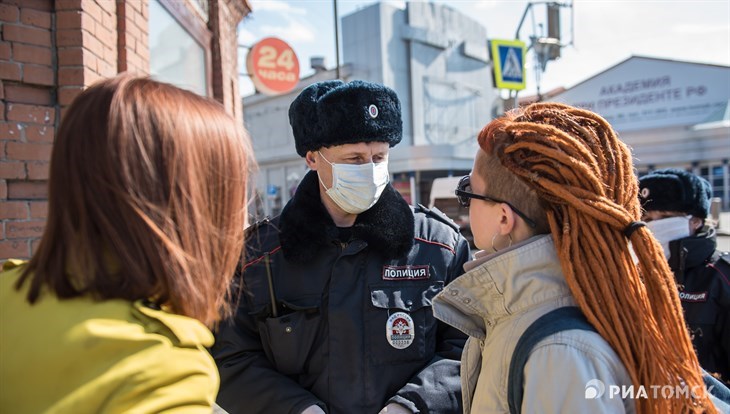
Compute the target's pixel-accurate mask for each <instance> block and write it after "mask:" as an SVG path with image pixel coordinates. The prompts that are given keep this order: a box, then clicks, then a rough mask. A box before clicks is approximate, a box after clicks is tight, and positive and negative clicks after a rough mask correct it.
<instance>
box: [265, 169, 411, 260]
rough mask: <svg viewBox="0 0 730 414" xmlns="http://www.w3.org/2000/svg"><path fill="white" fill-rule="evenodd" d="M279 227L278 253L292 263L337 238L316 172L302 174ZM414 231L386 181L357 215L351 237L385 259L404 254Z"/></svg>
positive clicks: (406, 207)
mask: <svg viewBox="0 0 730 414" xmlns="http://www.w3.org/2000/svg"><path fill="white" fill-rule="evenodd" d="M279 226H280V234H279V240H280V241H281V250H282V253H283V254H284V257H286V259H287V260H291V261H292V262H295V263H304V262H307V261H308V260H310V259H311V258H313V257H314V256H315V255H316V254H317V252H318V251H320V250H321V248H322V247H324V246H327V245H328V244H330V243H332V242H333V241H334V240H337V237H338V235H339V231H338V229H337V226H336V225H335V223H334V221H332V217H330V215H329V213H328V212H327V209H326V208H325V207H324V204H322V200H321V198H320V193H319V180H318V179H317V172H316V171H310V172H308V173H307V175H305V176H304V179H302V182H301V183H300V184H299V187H297V190H296V193H295V194H294V197H293V198H292V199H291V201H289V203H287V205H286V206H285V207H284V209H283V210H282V212H281V217H280V219H279ZM414 231H415V230H414V218H413V211H412V210H411V207H410V206H409V205H408V203H406V201H405V200H403V197H401V195H400V194H399V193H398V192H397V191H396V190H395V189H394V188H393V186H392V185H390V184H388V185H387V186H386V187H385V190H383V193H382V194H381V196H380V198H379V199H378V202H377V203H375V205H374V206H372V207H371V208H370V209H368V210H367V211H365V212H363V213H361V214H359V215H358V216H357V218H356V219H355V224H354V225H353V226H352V236H353V238H356V239H362V240H364V241H365V242H367V243H368V246H369V247H370V248H371V249H372V250H374V251H376V252H378V253H380V254H381V255H382V256H383V257H385V258H386V259H388V260H390V259H396V258H398V257H403V256H404V255H406V254H408V252H409V251H410V249H411V247H412V246H413V240H414V239H413V238H414Z"/></svg>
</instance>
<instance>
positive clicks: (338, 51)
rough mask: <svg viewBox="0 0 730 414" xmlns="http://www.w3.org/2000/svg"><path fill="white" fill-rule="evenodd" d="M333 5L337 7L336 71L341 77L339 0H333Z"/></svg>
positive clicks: (338, 77)
mask: <svg viewBox="0 0 730 414" xmlns="http://www.w3.org/2000/svg"><path fill="white" fill-rule="evenodd" d="M332 5H333V6H334V9H335V12H334V14H335V65H336V67H335V73H336V74H337V79H340V24H339V21H338V20H340V19H338V16H337V0H332Z"/></svg>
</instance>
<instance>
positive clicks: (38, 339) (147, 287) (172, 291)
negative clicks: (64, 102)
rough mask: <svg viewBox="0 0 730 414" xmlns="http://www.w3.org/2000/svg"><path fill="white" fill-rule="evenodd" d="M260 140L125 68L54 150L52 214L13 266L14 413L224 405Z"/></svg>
mask: <svg viewBox="0 0 730 414" xmlns="http://www.w3.org/2000/svg"><path fill="white" fill-rule="evenodd" d="M249 156H250V150H249V146H248V140H247V138H246V136H245V134H244V132H243V130H242V128H241V127H239V126H238V124H237V122H236V121H235V120H234V119H233V118H231V117H230V116H228V115H227V114H226V113H225V112H224V110H223V109H222V108H221V106H220V105H219V104H217V103H215V102H213V101H211V100H209V99H206V98H202V97H200V96H197V95H195V94H193V93H191V92H188V91H184V90H181V89H178V88H176V87H174V86H171V85H168V84H164V83H160V82H155V81H152V80H149V79H143V78H133V77H129V76H118V77H116V78H113V79H109V80H104V81H102V82H99V83H97V84H96V85H94V86H92V87H90V88H88V89H87V90H85V91H84V92H82V93H81V94H80V95H79V96H78V97H77V98H76V99H75V100H74V102H73V103H72V104H71V106H70V107H69V108H68V110H67V112H66V114H65V115H64V118H63V121H62V122H61V126H60V128H59V131H58V135H57V137H56V141H55V143H54V147H53V153H52V156H51V167H50V180H49V196H48V204H49V206H48V221H47V223H46V227H45V231H44V233H43V238H42V239H41V242H40V245H39V247H38V250H37V252H36V253H35V254H34V256H33V258H32V259H31V260H30V262H29V263H27V264H22V263H20V262H16V261H9V262H7V263H5V266H4V267H5V270H7V271H6V272H4V273H3V274H2V275H0V324H1V326H2V335H1V336H0V348H1V349H2V367H1V369H0V384H2V386H0V411H3V412H13V413H25V412H27V413H38V412H54V413H67V412H68V413H75V414H78V413H87V412H88V413H102V412H140V413H141V412H144V413H152V412H155V413H158V412H166V411H174V412H176V413H177V412H186V413H187V412H210V411H211V407H212V405H213V403H214V400H215V396H216V393H217V390H218V373H217V370H216V366H215V363H214V362H213V359H212V358H211V357H210V356H209V355H208V353H207V351H206V349H205V348H206V347H209V346H210V345H212V342H213V336H212V334H211V332H210V331H209V328H210V327H212V326H213V325H214V324H215V323H216V322H217V321H219V320H220V319H221V317H223V316H225V315H227V314H229V305H227V303H228V300H227V299H228V297H229V284H230V281H231V276H232V275H233V273H234V269H235V267H236V264H237V263H238V261H239V258H240V254H241V249H242V243H243V241H242V240H243V228H244V223H245V217H246V204H245V202H246V179H247V176H248V168H249V165H250V164H251V161H250V160H249V158H248V157H249Z"/></svg>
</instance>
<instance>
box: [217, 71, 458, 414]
mask: <svg viewBox="0 0 730 414" xmlns="http://www.w3.org/2000/svg"><path fill="white" fill-rule="evenodd" d="M289 121H290V124H291V126H292V130H293V132H294V140H295V144H296V150H297V153H298V154H299V155H300V156H302V157H304V158H305V161H306V163H307V165H308V166H309V168H310V169H311V170H312V171H310V172H309V173H308V174H307V175H306V176H305V177H304V178H303V180H302V182H301V183H300V185H299V187H298V188H297V190H296V193H295V194H294V197H293V198H292V199H291V201H289V203H288V204H287V205H286V206H285V207H284V209H283V211H282V213H281V215H280V216H279V217H276V218H274V219H272V220H270V221H268V220H265V221H263V222H260V223H257V224H255V225H254V226H252V228H251V229H249V232H248V234H247V240H246V244H247V250H246V253H245V260H246V263H245V265H243V270H242V272H241V276H240V282H241V283H242V284H243V288H244V291H245V293H244V295H243V297H242V298H241V301H240V305H239V308H238V312H237V314H236V315H235V317H234V319H233V320H231V321H229V322H228V323H226V324H224V325H223V326H222V327H221V329H220V332H219V334H218V335H217V338H216V344H215V346H214V348H213V349H212V353H213V355H214V357H215V360H216V363H217V364H218V368H219V371H220V374H221V390H220V393H219V395H218V403H219V404H220V405H221V406H222V407H223V408H225V409H226V410H227V411H229V412H231V413H247V414H251V413H282V414H288V413H291V414H299V413H306V414H309V413H323V412H326V413H343V414H344V413H347V414H351V413H358V414H359V413H364V414H367V413H372V414H375V413H379V412H381V413H389V414H390V413H396V414H397V413H416V412H418V413H460V412H461V394H460V393H461V391H460V380H459V366H460V363H459V361H460V356H461V350H462V348H463V344H464V340H465V337H464V336H463V335H462V334H461V333H460V332H458V331H457V330H455V329H453V328H449V327H447V326H446V325H443V324H442V323H440V322H438V321H437V320H436V319H434V317H433V314H432V310H431V300H432V298H433V297H434V296H435V295H436V294H437V293H438V292H440V291H441V290H442V289H443V286H444V285H445V284H448V283H449V282H450V281H451V280H453V279H454V278H455V277H456V276H458V275H460V274H461V273H463V268H462V265H463V264H464V262H465V261H466V260H467V259H468V256H469V247H468V244H467V242H466V240H465V239H464V238H463V237H462V236H461V235H460V234H459V233H458V229H457V227H456V225H455V224H454V223H453V222H452V221H450V220H449V219H448V218H446V217H445V216H443V215H442V214H441V213H440V212H438V211H432V210H428V209H426V208H425V207H422V206H418V207H410V206H409V205H408V204H407V203H406V202H405V201H404V200H403V198H402V197H401V196H400V195H399V194H398V192H396V191H395V189H394V188H393V187H392V186H391V185H390V184H389V177H390V174H389V172H388V153H389V149H390V147H393V146H394V145H396V144H398V143H399V142H400V141H401V137H402V121H401V111H400V102H399V100H398V97H397V96H396V94H395V92H394V91H393V90H391V89H389V88H387V87H385V86H382V85H378V84H373V83H368V82H363V81H353V82H350V83H343V82H342V81H339V80H336V81H325V82H320V83H316V84H313V85H311V86H309V87H307V88H306V89H304V90H303V91H302V93H301V94H300V95H299V96H298V97H297V98H296V99H295V100H294V102H293V103H292V105H291V107H290V108H289Z"/></svg>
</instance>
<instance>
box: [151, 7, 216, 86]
mask: <svg viewBox="0 0 730 414" xmlns="http://www.w3.org/2000/svg"><path fill="white" fill-rule="evenodd" d="M149 16H150V23H149V24H150V26H149V43H150V74H151V76H152V78H154V79H157V80H160V81H163V82H169V83H171V84H173V85H175V86H178V87H180V88H184V89H188V90H191V91H193V92H195V93H197V94H199V95H203V96H210V95H211V94H210V82H209V79H210V74H209V72H210V71H209V63H208V62H209V61H210V50H209V48H210V46H209V45H210V32H209V31H208V30H207V28H206V27H205V24H204V23H203V22H202V20H201V19H200V17H198V16H196V15H194V14H192V13H191V12H190V11H189V10H187V9H186V8H185V5H184V2H176V1H174V0H152V1H150V4H149Z"/></svg>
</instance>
